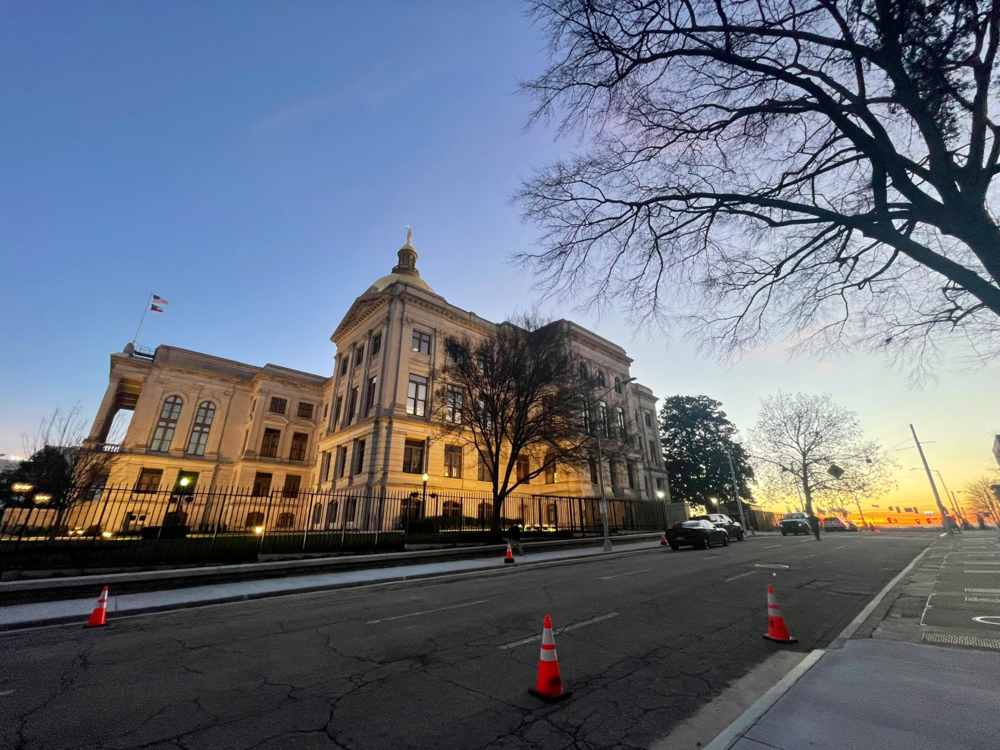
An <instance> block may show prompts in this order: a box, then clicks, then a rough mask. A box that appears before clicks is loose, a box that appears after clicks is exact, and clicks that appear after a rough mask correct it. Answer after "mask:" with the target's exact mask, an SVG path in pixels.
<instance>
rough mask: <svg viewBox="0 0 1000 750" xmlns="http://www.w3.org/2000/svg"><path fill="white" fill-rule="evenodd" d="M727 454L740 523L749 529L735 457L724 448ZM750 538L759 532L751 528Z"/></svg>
mask: <svg viewBox="0 0 1000 750" xmlns="http://www.w3.org/2000/svg"><path fill="white" fill-rule="evenodd" d="M723 450H724V451H725V452H726V460H727V461H729V475H730V476H731V477H732V478H733V496H734V497H735V498H736V509H737V510H738V511H739V512H740V523H741V524H743V528H744V529H746V528H747V519H746V518H745V517H744V516H743V503H741V502H740V491H739V486H738V485H737V484H736V469H734V468H733V457H732V455H731V454H730V453H729V449H728V448H723ZM750 536H757V532H755V531H754V530H753V528H752V527H751V528H750Z"/></svg>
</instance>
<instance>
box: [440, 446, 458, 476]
mask: <svg viewBox="0 0 1000 750" xmlns="http://www.w3.org/2000/svg"><path fill="white" fill-rule="evenodd" d="M444 475H445V476H446V477H451V478H452V479H461V478H462V446H460V445H446V446H445V447H444Z"/></svg>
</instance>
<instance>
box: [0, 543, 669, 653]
mask: <svg viewBox="0 0 1000 750" xmlns="http://www.w3.org/2000/svg"><path fill="white" fill-rule="evenodd" d="M659 551H660V547H659V546H656V547H644V548H642V549H635V550H622V551H620V552H610V553H609V552H604V551H603V550H596V551H595V552H593V553H592V554H588V555H578V556H576V557H570V558H565V559H562V560H539V561H538V562H519V563H517V564H516V565H512V566H511V565H504V566H502V567H498V568H480V569H478V570H463V571H435V572H431V573H419V574H415V575H401V576H396V577H393V578H387V579H385V580H381V581H345V582H340V583H333V582H332V583H329V584H322V585H318V586H306V587H303V588H299V589H286V590H284V591H263V592H255V593H250V594H242V595H239V596H225V597H216V598H211V599H203V600H200V601H191V602H178V603H175V604H167V605H158V606H153V607H137V608H135V609H126V610H118V609H116V608H115V607H117V601H116V597H114V596H112V597H111V598H112V603H113V605H114V606H113V607H112V608H110V609H109V611H108V615H109V618H108V624H109V626H110V625H112V624H113V622H114V621H118V620H124V619H128V618H132V617H141V616H145V615H152V614H158V613H166V612H176V611H180V610H185V609H200V608H203V607H214V606H218V605H224V604H235V603H239V602H250V601H257V600H260V599H275V598H278V597H294V596H306V595H311V594H317V593H322V592H326V591H336V590H339V589H352V588H364V587H376V586H391V585H396V584H403V583H412V584H419V583H434V582H437V581H440V580H446V579H449V578H471V577H474V576H493V575H509V574H513V573H516V572H517V571H519V570H520V571H524V570H532V569H536V568H544V567H560V566H563V565H573V564H575V563H579V562H587V561H590V560H593V559H595V558H605V559H607V558H619V557H629V556H632V555H640V554H643V553H646V552H659ZM195 588H197V587H195ZM72 601H80V600H72ZM94 601H96V599H95V600H94ZM82 622H83V620H82V619H81V617H80V616H79V615H71V616H61V617H48V618H40V619H38V620H30V621H23V622H18V623H0V633H16V632H21V631H25V630H34V629H37V628H48V627H59V626H68V625H82Z"/></svg>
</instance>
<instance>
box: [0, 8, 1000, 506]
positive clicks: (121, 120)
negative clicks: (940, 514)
mask: <svg viewBox="0 0 1000 750" xmlns="http://www.w3.org/2000/svg"><path fill="white" fill-rule="evenodd" d="M544 61H545V56H544V48H543V43H542V40H541V38H540V35H539V32H538V30H537V29H534V28H532V26H531V24H530V23H529V20H528V19H527V18H526V17H525V16H524V14H523V12H522V9H521V8H520V7H519V6H518V5H517V4H516V3H513V2H505V3H470V2H427V1H424V2H420V3H412V2H407V3H403V2H400V3H391V2H379V3H331V2H294V3H252V4H246V3H237V2H213V3H194V2H178V3H47V2H37V1H36V2H30V3H4V4H0V100H2V102H3V105H2V106H0V144H2V146H0V260H2V265H0V268H2V269H3V273H2V278H3V280H4V283H3V286H2V292H0V313H2V320H3V325H2V326H0V352H2V353H3V354H2V355H0V453H8V454H20V453H21V434H22V433H23V432H26V431H27V432H30V431H32V430H33V429H34V428H35V426H36V425H37V423H38V421H39V419H40V418H41V417H42V416H43V415H46V414H48V413H50V412H51V411H52V409H53V408H54V407H57V406H61V407H67V406H72V405H73V404H74V403H76V402H79V403H80V404H81V405H82V408H83V412H84V413H85V414H86V415H87V416H88V418H90V419H92V417H93V414H94V413H95V412H96V409H97V406H98V404H99V403H100V400H101V398H102V396H103V394H104V389H105V387H106V385H107V375H108V366H109V363H108V355H109V354H111V353H112V352H115V351H121V349H122V347H123V346H124V345H125V344H126V343H128V342H129V341H131V340H132V337H133V336H134V335H135V328H136V325H137V323H138V320H139V316H140V314H141V312H142V310H143V306H144V303H145V300H146V299H147V297H148V295H149V293H150V292H155V293H156V294H159V295H161V296H162V297H164V298H166V299H167V300H168V301H169V302H170V305H169V307H167V311H166V312H165V313H164V314H162V315H156V314H150V315H149V316H147V319H146V324H145V326H144V328H143V330H142V333H141V335H140V336H139V343H140V344H143V345H146V346H148V347H154V346H156V345H158V344H171V345H175V346H180V347H184V348H188V349H194V350H199V351H205V352H209V353H211V354H215V355H219V356H222V357H227V358H231V359H236V360H240V361H244V362H248V363H252V364H257V365H262V364H264V363H267V362H272V363H275V364H280V365H284V366H287V367H293V368H297V369H300V370H305V371H309V372H315V373H319V374H323V375H328V374H330V372H331V367H332V362H333V357H334V353H335V350H334V346H333V344H332V343H330V341H329V337H330V334H331V333H332V332H333V330H334V328H335V327H336V325H337V323H338V322H339V321H340V319H341V317H342V316H343V315H344V313H345V312H346V311H347V309H348V307H349V306H350V304H351V302H352V301H353V300H354V298H355V297H357V296H358V295H359V294H361V293H363V292H364V291H365V289H366V288H367V287H368V286H369V285H370V284H371V283H372V281H374V280H375V279H376V278H377V277H379V276H382V275H383V274H385V273H388V272H389V269H390V268H391V267H392V266H393V265H394V264H395V262H396V250H397V249H398V248H399V247H400V245H401V244H402V243H403V242H404V240H405V238H406V226H407V225H411V226H412V227H413V234H414V240H413V242H414V246H415V247H416V249H417V251H418V252H419V254H420V259H419V261H418V268H419V269H420V272H421V275H422V277H423V278H424V279H425V280H426V281H427V282H428V283H430V284H431V285H432V286H433V287H434V289H435V290H436V291H437V292H438V293H439V294H441V295H442V296H444V297H445V298H447V299H448V300H449V301H450V302H452V303H453V304H456V305H458V306H459V307H463V308H465V309H468V310H472V311H475V312H476V313H477V314H479V315H481V316H483V317H485V318H488V319H492V320H500V319H503V318H504V317H505V316H507V315H509V314H510V313H512V312H514V311H515V310H517V309H525V308H528V307H530V306H531V305H532V304H533V303H535V302H537V301H539V299H540V297H539V294H538V293H537V292H535V291H533V290H532V285H533V283H534V279H533V278H532V276H531V274H530V273H529V272H526V271H524V270H522V269H518V268H516V267H514V266H513V265H511V263H510V256H511V254H512V253H514V252H516V251H518V250H519V249H522V248H527V247H530V246H531V245H532V244H533V243H534V241H535V239H536V237H537V232H536V230H535V229H534V228H533V227H532V226H530V225H523V224H522V223H521V221H520V218H519V216H518V213H517V211H516V210H515V209H513V208H511V207H510V206H509V203H508V201H509V198H510V195H511V194H512V192H513V191H514V190H515V189H516V188H517V186H518V184H519V179H520V178H521V177H525V176H528V175H529V174H530V173H531V171H532V169H533V168H534V167H536V166H540V165H542V164H544V163H545V162H547V161H550V160H552V159H554V158H556V157H557V156H558V155H560V154H566V153H570V152H571V151H572V150H573V149H575V148H577V147H578V146H579V144H578V143H577V142H576V141H575V140H574V139H568V140H564V141H557V140H555V139H554V133H553V132H552V131H551V130H547V129H546V128H544V127H538V128H535V129H533V130H531V131H529V132H525V130H524V125H525V122H526V119H527V115H528V113H529V110H530V102H528V101H527V100H526V99H525V98H524V97H522V96H521V95H519V94H518V93H517V82H518V80H519V79H524V78H529V77H531V76H532V75H535V74H537V73H538V72H539V71H540V70H541V68H542V66H543V64H544ZM543 308H544V310H545V311H547V312H548V313H549V314H550V315H554V316H558V317H569V318H573V319H575V320H577V321H578V322H579V323H581V324H583V325H586V326H588V327H590V328H593V329H594V330H595V331H597V332H598V333H599V334H601V335H603V336H605V337H606V338H609V339H611V340H613V341H616V342H617V343H620V344H621V345H623V346H624V347H625V348H626V350H627V351H628V352H629V355H630V356H631V357H632V358H633V359H634V360H635V364H634V366H633V372H632V374H633V375H636V376H637V377H638V378H639V380H640V382H642V383H644V384H646V385H648V386H650V387H651V388H652V389H653V391H654V392H655V393H656V394H657V395H658V396H660V397H663V396H669V395H673V394H691V395H694V394H699V393H704V394H706V395H708V396H711V397H713V398H716V399H718V400H720V401H722V402H723V404H724V408H725V409H726V411H727V412H728V413H729V415H730V417H731V418H732V419H733V420H734V421H735V422H736V424H737V426H738V427H740V428H742V429H748V428H749V427H751V426H752V424H753V422H754V421H755V418H756V412H757V408H758V405H759V402H760V399H761V398H762V397H765V396H767V395H769V394H772V393H774V392H776V391H778V390H779V389H780V390H785V391H807V392H811V393H820V392H827V393H830V394H831V396H832V397H833V398H834V400H835V401H837V402H838V403H840V404H842V405H844V406H846V407H848V408H851V409H853V410H855V411H856V412H857V413H858V415H859V417H860V418H861V421H862V424H863V426H864V427H865V428H866V431H867V432H868V434H869V435H870V436H871V437H873V438H877V439H879V440H880V441H882V443H883V445H884V446H885V447H887V448H889V447H899V448H903V449H905V450H900V451H898V452H896V453H894V454H893V455H894V456H895V457H896V458H897V460H898V461H899V462H900V471H899V474H898V483H899V490H898V492H897V493H896V494H895V495H894V496H893V498H894V500H893V501H895V500H898V501H900V502H904V503H905V502H919V503H921V504H923V505H924V506H925V507H926V508H928V509H929V508H930V507H932V505H933V501H932V497H931V495H930V490H929V488H928V486H927V482H926V478H925V477H924V476H923V475H922V474H921V473H919V472H916V471H910V469H911V468H912V467H916V466H918V465H919V459H918V457H917V455H916V451H915V450H913V449H912V448H908V446H911V445H912V442H910V433H909V427H908V425H909V423H911V422H912V423H914V424H915V425H916V427H917V429H918V431H919V433H920V436H921V439H922V440H925V441H933V442H931V444H929V445H928V446H927V452H928V459H929V460H930V461H931V463H932V466H933V467H934V468H937V469H939V470H940V471H941V472H942V474H943V475H944V477H945V480H946V482H947V483H948V486H949V488H950V489H953V490H958V489H961V486H962V485H963V483H964V482H965V481H966V480H968V479H971V478H972V477H974V476H975V475H977V474H979V473H981V472H983V471H984V470H989V469H990V468H995V466H996V464H995V461H994V460H993V457H992V455H991V454H990V446H991V443H992V439H993V435H994V434H996V433H1000V403H998V398H997V395H998V390H1000V388H998V386H1000V368H998V367H997V366H996V365H994V366H993V367H992V368H990V369H983V370H976V371H963V370H959V369H957V366H956V367H950V366H947V365H946V366H944V367H942V368H941V369H939V370H938V372H937V377H936V379H935V380H929V381H927V382H925V383H924V384H923V386H922V387H921V388H919V389H917V388H914V387H913V386H911V385H910V384H909V382H908V381H907V379H906V378H905V377H904V375H903V374H900V373H899V372H897V371H894V370H893V369H891V368H890V366H889V365H888V363H886V362H885V361H883V360H881V359H878V358H876V357H872V356H867V355H865V356H861V355H851V354H844V355H843V356H842V357H840V358H837V359H833V360H829V361H818V360H815V359H805V358H795V359H789V357H788V355H787V352H786V347H785V346H783V345H782V344H781V343H780V342H776V343H774V344H772V345H771V346H769V347H767V348H766V349H762V350H760V351H758V352H756V353H754V354H752V355H751V356H749V357H747V358H745V359H744V360H742V361H740V362H738V363H735V364H731V365H722V364H719V363H718V362H715V361H712V360H708V359H705V358H703V357H700V356H699V355H698V354H697V353H696V352H695V350H694V347H693V345H692V344H691V342H687V341H684V340H681V339H680V337H673V338H669V337H665V336H664V335H663V334H662V333H660V332H656V331H638V332H636V331H634V330H632V329H631V328H630V327H628V326H626V325H625V324H624V323H623V322H622V321H621V320H620V319H619V318H618V317H617V316H616V315H615V314H613V313H612V314H610V315H609V316H608V317H605V318H603V319H596V318H594V317H592V316H589V315H586V314H582V313H579V312H575V311H573V310H572V309H571V308H570V306H569V303H567V302H559V301H552V300H549V301H543ZM958 353H960V352H958V351H956V354H958ZM884 502H890V500H888V499H886V500H885V501H884Z"/></svg>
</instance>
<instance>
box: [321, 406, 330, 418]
mask: <svg viewBox="0 0 1000 750" xmlns="http://www.w3.org/2000/svg"><path fill="white" fill-rule="evenodd" d="M329 413H330V404H323V419H326V417H327V415H328V414H329Z"/></svg>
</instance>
